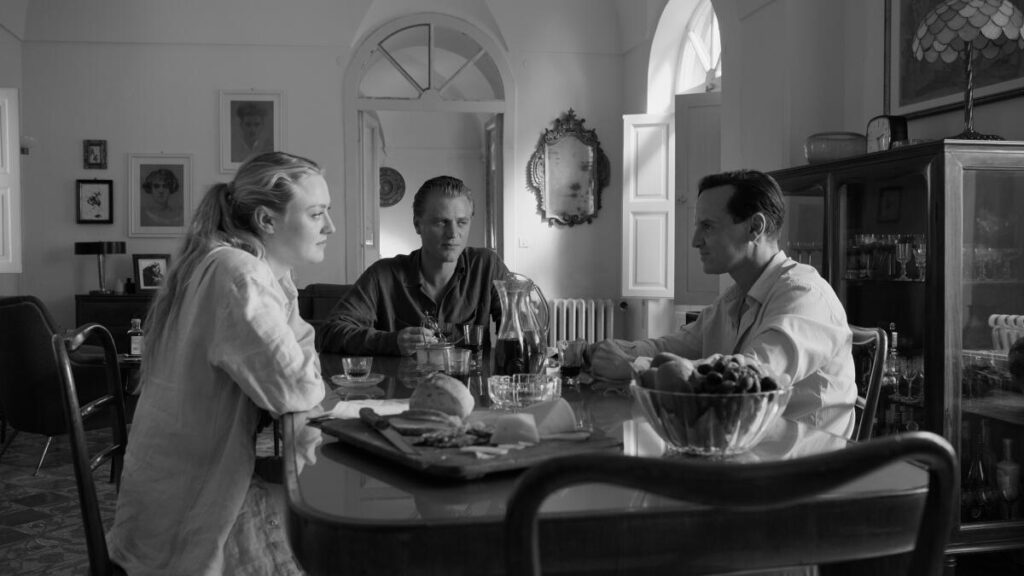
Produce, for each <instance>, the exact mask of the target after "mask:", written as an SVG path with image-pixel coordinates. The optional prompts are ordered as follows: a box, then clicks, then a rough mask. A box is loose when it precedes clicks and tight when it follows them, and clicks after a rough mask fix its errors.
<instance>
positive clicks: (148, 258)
mask: <svg viewBox="0 0 1024 576" xmlns="http://www.w3.org/2000/svg"><path fill="white" fill-rule="evenodd" d="M170 266H171V255H170V254H132V271H133V272H134V273H135V285H136V286H138V287H139V290H140V291H142V292H154V291H156V290H157V289H158V288H160V286H162V285H163V283H164V278H167V270H168V269H169V268H170Z"/></svg>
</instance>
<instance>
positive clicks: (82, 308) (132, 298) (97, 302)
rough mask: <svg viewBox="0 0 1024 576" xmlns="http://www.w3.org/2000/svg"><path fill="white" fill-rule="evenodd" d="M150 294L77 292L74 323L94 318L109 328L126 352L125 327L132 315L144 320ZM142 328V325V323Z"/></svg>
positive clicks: (79, 324) (120, 347)
mask: <svg viewBox="0 0 1024 576" xmlns="http://www.w3.org/2000/svg"><path fill="white" fill-rule="evenodd" d="M152 298H153V295H152V294H123V295H122V294H117V295H114V294H110V295H107V294H77V295H75V325H76V326H81V325H82V324H86V323H88V322H97V323H99V324H102V325H103V326H105V327H106V328H107V330H110V334H111V335H112V336H113V337H114V344H116V345H117V351H118V352H120V353H127V352H128V329H129V328H131V325H132V318H141V319H143V320H145V318H146V311H147V310H148V309H149V302H150V300H151V299H152ZM142 328H143V329H145V328H146V327H145V326H143V327H142Z"/></svg>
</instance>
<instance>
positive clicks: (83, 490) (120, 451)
mask: <svg viewBox="0 0 1024 576" xmlns="http://www.w3.org/2000/svg"><path fill="white" fill-rule="evenodd" d="M90 339H92V340H98V341H99V343H100V344H101V345H102V347H103V358H104V362H103V364H104V367H105V370H106V376H107V377H106V384H107V388H106V393H105V394H104V395H103V396H100V397H99V398H97V399H95V400H93V401H92V402H89V403H88V404H86V405H85V406H82V405H80V404H79V401H78V386H77V385H76V382H75V375H74V372H73V371H72V366H71V357H70V354H71V353H73V352H75V351H76V350H78V349H79V348H80V347H81V346H82V345H83V344H84V343H85V342H86V340H90ZM52 347H53V348H52V349H53V354H54V357H55V358H56V359H57V364H58V366H59V367H60V369H59V373H60V380H61V388H60V390H61V396H62V399H63V401H64V403H63V406H64V415H65V419H66V421H67V429H68V436H69V439H70V441H71V460H72V463H73V464H74V468H75V480H76V483H77V484H78V501H79V507H80V508H81V511H82V523H83V525H84V527H85V542H86V546H87V548H88V550H89V573H90V575H91V576H109V575H112V574H124V571H123V570H121V569H120V567H118V566H117V565H115V564H114V563H113V562H111V560H110V553H109V551H108V550H107V541H106V535H105V531H104V529H103V518H102V517H101V516H100V507H99V500H98V498H97V495H96V484H95V483H94V481H93V472H94V471H95V470H96V469H97V468H99V467H100V466H102V465H103V464H105V463H107V462H109V463H110V476H111V481H114V482H116V483H117V489H118V490H120V488H121V470H122V469H123V466H124V453H125V447H126V446H127V442H128V426H127V422H128V420H127V417H126V413H125V402H124V389H123V388H122V385H121V370H120V367H119V366H118V362H117V348H116V347H115V345H114V338H113V337H112V336H111V335H110V332H109V331H108V330H107V329H106V328H104V327H103V326H101V325H99V324H86V325H85V326H82V327H80V328H78V329H76V330H68V331H67V332H66V333H65V334H55V335H54V336H53V339H52ZM104 412H106V415H107V418H106V421H107V422H108V423H109V425H110V438H111V440H110V443H109V444H108V445H106V446H104V447H103V448H101V449H100V450H98V451H97V452H96V453H95V455H93V456H91V457H90V454H89V448H88V446H87V442H86V437H85V426H84V424H83V421H84V420H86V419H91V418H94V417H96V416H98V415H100V414H102V413H104Z"/></svg>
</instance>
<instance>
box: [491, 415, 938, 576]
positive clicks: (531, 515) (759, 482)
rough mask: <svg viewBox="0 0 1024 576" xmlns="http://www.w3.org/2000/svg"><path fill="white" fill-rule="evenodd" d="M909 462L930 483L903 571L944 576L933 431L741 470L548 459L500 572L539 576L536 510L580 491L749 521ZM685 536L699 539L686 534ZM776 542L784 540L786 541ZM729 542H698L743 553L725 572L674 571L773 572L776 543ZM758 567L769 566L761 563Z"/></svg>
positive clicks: (678, 462)
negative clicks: (676, 504)
mask: <svg viewBox="0 0 1024 576" xmlns="http://www.w3.org/2000/svg"><path fill="white" fill-rule="evenodd" d="M908 459H913V460H915V461H917V462H920V463H921V464H924V465H926V466H927V467H928V479H929V486H928V493H927V496H926V497H925V506H924V513H923V514H922V516H921V519H920V524H919V525H918V526H917V528H916V530H915V531H914V533H912V534H905V539H904V541H906V538H909V537H914V538H915V540H914V541H915V545H914V550H913V552H912V554H911V557H910V567H909V573H910V574H915V575H918V574H927V575H937V574H941V573H942V568H943V556H944V551H945V545H946V541H947V539H948V538H949V535H950V532H951V529H952V525H953V500H954V498H953V483H954V481H955V473H956V454H955V452H954V451H953V447H952V446H950V444H949V442H947V441H946V440H945V439H944V438H942V437H941V436H938V435H937V434H933V433H931V432H910V433H906V434H902V435H900V436H888V437H884V438H878V439H875V440H871V441H868V442H863V443H853V444H851V445H850V446H849V447H847V448H844V449H842V450H837V451H834V452H828V453H822V454H816V455H813V456H807V457H802V458H796V459H793V460H783V461H778V462H763V463H749V464H746V463H745V464H739V463H735V462H722V461H712V460H702V459H696V458H694V459H686V458H673V459H660V458H638V457H632V456H618V455H608V454H581V455H574V456H566V457H562V458H555V459H552V460H547V461H545V462H542V463H540V464H538V465H536V466H534V467H532V468H530V469H529V470H527V471H526V472H525V473H524V474H523V475H522V476H521V477H520V478H519V480H518V482H517V483H516V485H515V487H514V489H513V493H512V497H511V498H510V500H509V503H508V508H507V511H506V515H505V534H504V535H505V543H504V544H505V566H506V573H507V574H508V575H509V576H517V575H537V574H540V555H539V549H538V548H539V542H538V522H537V512H538V510H539V509H540V506H541V504H542V503H543V502H544V500H545V499H546V498H547V496H548V495H550V494H551V493H553V492H555V491H557V490H560V489H562V488H566V487H569V486H573V485H576V484H585V483H600V484H611V485H616V486H622V487H626V488H629V489H635V490H644V491H646V492H649V493H653V494H657V495H660V496H663V497H669V498H674V499H677V500H680V501H683V502H692V503H695V504H698V505H701V506H711V507H713V508H715V509H721V510H722V511H723V513H725V512H726V511H729V510H732V511H737V512H747V513H749V512H750V511H752V510H753V511H761V510H763V514H772V508H773V507H775V508H777V507H781V506H786V507H789V506H794V507H798V506H800V504H801V502H804V501H806V500H809V499H811V498H813V497H815V496H817V495H820V494H822V493H824V492H827V491H829V490H832V489H835V488H837V487H839V486H842V485H843V484H846V483H848V482H851V481H853V480H856V479H858V478H860V477H863V476H865V475H867V474H868V473H870V472H873V471H875V470H877V469H879V468H883V467H885V466H887V465H889V464H891V463H895V462H900V461H905V460H908ZM842 521H843V519H842V517H837V518H836V519H835V522H837V523H842ZM638 529H642V528H640V527H638ZM699 529H700V528H698V530H699ZM879 529H885V530H888V531H889V532H890V535H891V536H893V537H894V536H895V534H892V532H894V528H892V527H890V526H885V527H881V526H880V527H879ZM561 536H564V535H561ZM561 536H560V537H561ZM689 536H692V537H693V538H695V539H696V538H699V536H694V535H692V534H691V535H689ZM570 537H571V536H570ZM672 537H678V538H680V539H681V540H686V539H687V538H688V536H687V535H684V534H683V533H682V532H680V533H679V534H675V533H673V536H672ZM780 537H781V538H782V539H785V535H781V536H780ZM728 540H730V542H714V541H708V542H703V541H702V542H701V543H700V546H701V547H705V548H706V549H718V550H725V551H726V552H728V551H735V550H736V549H737V545H739V546H740V548H741V549H742V550H743V551H744V552H745V553H744V554H736V553H726V554H719V555H718V557H717V558H716V563H725V564H727V565H725V566H720V565H716V566H714V567H713V569H712V568H710V567H707V566H681V565H673V566H672V570H673V573H678V574H699V573H707V572H706V571H708V570H712V571H713V572H732V571H740V570H752V569H759V568H762V569H763V568H778V566H774V565H771V564H770V562H771V560H772V558H773V555H772V554H773V552H775V549H774V547H775V546H777V545H778V542H764V541H758V539H757V538H751V537H746V536H745V535H744V534H743V533H742V532H740V533H736V534H734V535H733V536H731V537H730V538H729V539H728ZM815 552H816V553H820V554H822V556H819V557H826V558H829V559H830V560H829V562H836V563H841V562H843V561H846V560H864V559H866V558H874V557H885V558H888V557H890V556H893V555H896V554H900V553H903V552H904V551H903V550H899V549H897V550H893V549H885V550H865V549H864V547H863V546H862V547H860V548H858V549H857V550H856V551H855V552H849V549H845V550H843V551H840V550H825V551H818V550H816V551H815ZM847 553H849V557H847ZM756 559H760V560H762V561H764V562H765V563H766V565H763V566H761V565H758V564H759V562H756ZM650 560H651V561H652V562H653V561H655V560H657V559H656V558H652V559H650ZM645 573H647V572H645Z"/></svg>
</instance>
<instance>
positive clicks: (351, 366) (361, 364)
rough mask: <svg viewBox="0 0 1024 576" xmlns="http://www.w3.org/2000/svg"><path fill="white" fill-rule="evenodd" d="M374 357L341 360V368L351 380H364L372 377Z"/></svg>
mask: <svg viewBox="0 0 1024 576" xmlns="http://www.w3.org/2000/svg"><path fill="white" fill-rule="evenodd" d="M372 366H373V357H372V356H349V357H346V358H342V359H341V367H342V369H343V370H344V371H345V377H346V378H348V379H349V380H362V379H363V378H366V377H367V376H369V375H370V368H371V367H372Z"/></svg>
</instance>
